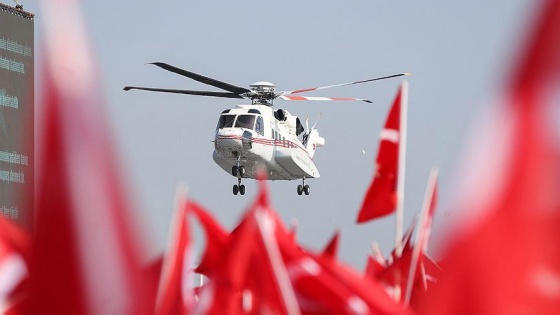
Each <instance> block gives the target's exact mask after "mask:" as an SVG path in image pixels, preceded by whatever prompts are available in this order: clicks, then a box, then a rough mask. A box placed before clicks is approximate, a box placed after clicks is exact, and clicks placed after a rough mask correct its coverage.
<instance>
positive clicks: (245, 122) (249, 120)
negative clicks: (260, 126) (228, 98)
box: [235, 115, 255, 129]
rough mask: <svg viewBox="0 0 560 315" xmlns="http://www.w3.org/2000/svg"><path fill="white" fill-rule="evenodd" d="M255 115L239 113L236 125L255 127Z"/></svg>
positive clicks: (248, 127)
mask: <svg viewBox="0 0 560 315" xmlns="http://www.w3.org/2000/svg"><path fill="white" fill-rule="evenodd" d="M254 125H255V115H239V116H237V120H236V121H235V127H239V128H247V129H253V126H254Z"/></svg>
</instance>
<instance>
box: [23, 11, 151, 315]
mask: <svg viewBox="0 0 560 315" xmlns="http://www.w3.org/2000/svg"><path fill="white" fill-rule="evenodd" d="M43 9H44V12H43V17H44V21H45V25H44V32H45V48H46V50H45V53H44V56H45V60H44V65H45V67H44V69H43V76H44V77H43V82H42V85H43V86H42V87H43V91H44V92H43V100H44V101H43V103H42V104H41V105H42V106H40V107H41V108H42V109H43V121H42V126H43V131H42V132H41V133H39V135H40V139H38V143H40V144H42V150H38V151H39V153H40V158H38V159H37V160H38V161H40V163H38V175H39V176H38V180H37V184H38V185H37V188H38V189H37V202H36V207H37V209H36V213H37V216H36V220H37V221H36V229H35V235H34V242H33V245H34V249H33V256H32V261H31V267H30V273H31V275H32V278H31V280H32V281H31V290H32V291H31V300H30V312H31V313H33V314H145V313H151V312H152V310H153V300H152V299H151V297H149V296H146V295H145V291H144V289H145V287H144V281H143V275H142V272H141V264H140V255H141V252H140V250H141V249H142V243H140V241H139V239H137V237H136V234H135V233H134V231H133V229H134V228H135V227H134V226H132V225H131V223H132V222H134V221H135V220H134V218H135V217H136V215H135V214H133V213H132V212H130V208H129V206H128V203H127V202H126V198H125V194H124V190H123V188H122V186H121V181H120V177H119V169H118V168H117V165H116V163H115V161H116V160H115V157H114V152H113V149H112V145H111V142H110V139H111V136H110V134H109V132H108V130H109V128H108V126H107V125H106V123H107V122H108V121H109V119H108V118H107V117H106V116H105V115H104V112H103V111H102V109H103V102H102V101H101V99H100V97H99V95H100V94H101V93H100V91H101V89H100V88H99V86H98V85H97V84H96V80H95V79H96V71H95V64H94V63H93V61H92V57H91V55H90V52H91V51H92V50H91V48H90V47H89V45H88V42H87V38H88V37H87V36H86V34H85V33H84V29H85V26H84V24H83V23H82V20H81V18H80V17H81V14H80V12H79V10H78V4H77V3H76V2H75V1H51V2H49V3H48V4H47V3H45V5H44V6H43Z"/></svg>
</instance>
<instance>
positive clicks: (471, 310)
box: [418, 0, 560, 314]
mask: <svg viewBox="0 0 560 315" xmlns="http://www.w3.org/2000/svg"><path fill="white" fill-rule="evenodd" d="M540 13H541V14H540V15H538V17H539V19H538V20H537V24H536V28H535V29H534V32H532V33H531V34H532V35H531V37H530V39H529V42H528V45H527V46H526V50H525V53H524V54H522V59H521V62H520V63H519V66H518V69H517V71H516V72H515V73H514V75H513V77H512V80H511V82H510V84H509V85H508V86H507V87H506V90H505V94H504V102H503V104H501V105H502V106H501V107H500V108H499V109H500V110H501V111H502V112H501V113H500V115H497V116H493V117H492V118H493V119H494V124H493V126H509V128H502V129H500V130H498V131H497V132H496V133H499V135H500V136H499V138H498V139H500V140H502V143H501V145H500V146H495V147H493V148H492V152H480V154H482V155H483V156H485V157H490V156H492V155H494V156H503V157H504V159H503V160H502V161H501V163H499V164H495V165H493V166H495V167H494V168H492V171H491V172H490V173H488V172H484V173H480V174H479V175H480V176H479V181H477V183H478V187H473V191H472V196H473V197H475V198H481V199H484V200H483V201H484V202H482V203H480V202H478V204H479V206H478V207H480V209H477V208H475V209H469V206H470V205H469V204H460V205H459V206H460V207H463V208H465V209H469V210H471V211H470V212H469V213H472V211H474V213H484V214H485V216H483V217H481V218H480V219H479V220H478V222H477V223H476V225H475V226H474V227H472V228H471V230H470V231H468V232H469V233H466V234H462V235H459V236H457V237H456V240H455V241H454V242H453V243H452V244H451V245H450V249H449V253H448V257H447V259H446V263H445V264H446V266H447V267H446V268H444V273H443V274H442V276H441V277H440V279H438V284H437V285H436V286H434V288H433V289H432V290H431V291H430V292H428V295H427V296H426V297H425V298H423V299H422V300H421V301H419V305H418V311H419V313H421V314H521V313H523V314H559V313H560V237H559V234H558V231H559V229H560V194H559V191H560V190H559V188H560V185H559V183H560V182H559V178H560V152H559V150H558V148H559V143H558V139H559V138H558V137H557V132H558V129H557V128H556V127H557V126H554V125H553V123H552V121H551V120H550V117H553V116H554V113H556V114H557V113H558V111H556V112H552V111H551V110H554V109H555V110H557V109H558V106H559V105H560V99H559V96H560V94H558V91H560V41H559V40H558V38H559V30H560V1H557V0H547V1H544V2H543V3H542V7H541V10H540ZM555 133H556V135H555ZM488 135H491V133H486V134H485V136H486V137H487V136H488ZM498 150H503V151H498ZM490 162H491V159H489V160H487V161H486V163H490ZM477 171H479V170H478V169H472V172H477ZM488 179H499V180H497V181H495V180H494V181H492V182H493V183H495V184H494V185H492V186H487V185H484V184H485V181H486V180H488ZM488 191H490V192H491V193H490V194H488V193H487V192H488ZM471 200H475V199H471ZM479 210H482V211H479Z"/></svg>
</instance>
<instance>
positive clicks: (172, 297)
mask: <svg viewBox="0 0 560 315" xmlns="http://www.w3.org/2000/svg"><path fill="white" fill-rule="evenodd" d="M175 198H176V201H175V204H176V206H175V215H176V217H175V218H174V221H173V224H174V229H173V230H172V233H171V234H170V238H169V245H168V246H169V247H168V250H167V253H166V255H165V257H164V260H163V265H162V270H161V276H160V282H159V288H158V294H157V299H156V309H155V314H156V315H167V314H188V313H189V312H191V311H192V309H193V304H194V301H193V297H194V295H193V294H194V293H193V290H192V286H193V285H194V284H193V273H194V271H193V269H194V261H192V260H193V248H192V246H193V245H192V242H191V237H190V228H189V222H188V219H189V214H190V213H191V212H192V210H191V209H192V208H197V207H200V206H198V205H197V204H196V203H194V202H193V201H190V200H187V198H186V194H185V193H184V192H183V191H181V190H179V189H178V191H177V193H176V197H175Z"/></svg>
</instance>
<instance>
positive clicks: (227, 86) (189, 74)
mask: <svg viewBox="0 0 560 315" xmlns="http://www.w3.org/2000/svg"><path fill="white" fill-rule="evenodd" d="M151 64H153V65H156V66H158V67H160V68H162V69H165V70H167V71H171V72H174V73H177V74H180V75H182V76H185V77H187V78H191V79H193V80H195V81H198V82H200V83H204V84H208V85H211V86H215V87H217V88H219V89H222V90H226V91H230V92H233V93H235V94H243V93H247V92H251V90H248V89H246V88H242V87H239V86H235V85H232V84H229V83H225V82H222V81H218V80H215V79H212V78H209V77H205V76H203V75H200V74H196V73H194V72H190V71H187V70H184V69H181V68H177V67H174V66H172V65H168V64H166V63H163V62H152V63H151Z"/></svg>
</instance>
